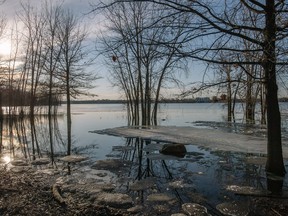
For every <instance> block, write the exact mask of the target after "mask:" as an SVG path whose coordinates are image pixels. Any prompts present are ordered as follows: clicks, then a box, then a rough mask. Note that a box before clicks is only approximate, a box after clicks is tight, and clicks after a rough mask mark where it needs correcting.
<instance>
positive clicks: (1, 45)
mask: <svg viewBox="0 0 288 216" xmlns="http://www.w3.org/2000/svg"><path fill="white" fill-rule="evenodd" d="M10 52H11V45H10V43H9V42H6V41H0V55H2V56H8V55H10Z"/></svg>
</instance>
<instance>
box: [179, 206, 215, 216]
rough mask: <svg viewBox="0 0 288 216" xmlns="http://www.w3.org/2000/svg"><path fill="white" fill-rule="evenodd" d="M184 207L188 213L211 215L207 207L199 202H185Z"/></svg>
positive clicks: (201, 215) (196, 215)
mask: <svg viewBox="0 0 288 216" xmlns="http://www.w3.org/2000/svg"><path fill="white" fill-rule="evenodd" d="M182 209H183V211H184V212H185V213H186V214H188V215H193V216H210V214H208V211H207V208H205V207H204V206H202V205H199V204H197V203H184V204H183V205H182Z"/></svg>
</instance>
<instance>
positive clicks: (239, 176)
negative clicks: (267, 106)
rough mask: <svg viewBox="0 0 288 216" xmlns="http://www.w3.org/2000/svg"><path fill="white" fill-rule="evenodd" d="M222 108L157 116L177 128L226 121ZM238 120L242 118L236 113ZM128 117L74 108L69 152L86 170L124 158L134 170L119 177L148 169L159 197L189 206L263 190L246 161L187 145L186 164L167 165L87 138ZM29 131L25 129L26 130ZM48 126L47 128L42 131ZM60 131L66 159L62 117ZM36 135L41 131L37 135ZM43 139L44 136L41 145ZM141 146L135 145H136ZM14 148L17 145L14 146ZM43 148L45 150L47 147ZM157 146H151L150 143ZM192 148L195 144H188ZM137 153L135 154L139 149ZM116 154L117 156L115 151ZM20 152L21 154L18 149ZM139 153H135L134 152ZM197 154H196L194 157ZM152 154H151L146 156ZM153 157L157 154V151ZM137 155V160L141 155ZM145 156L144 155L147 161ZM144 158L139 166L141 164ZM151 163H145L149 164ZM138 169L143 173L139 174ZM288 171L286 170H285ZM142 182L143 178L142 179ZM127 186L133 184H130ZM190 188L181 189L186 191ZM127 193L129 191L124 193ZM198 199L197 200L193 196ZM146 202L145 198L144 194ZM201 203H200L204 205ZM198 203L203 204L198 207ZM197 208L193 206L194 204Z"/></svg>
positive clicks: (117, 141)
mask: <svg viewBox="0 0 288 216" xmlns="http://www.w3.org/2000/svg"><path fill="white" fill-rule="evenodd" d="M60 111H61V112H65V106H62V107H61V108H60ZM225 113H226V110H225V107H223V104H219V103H218V104H217V103H216V104H166V105H164V104H162V105H161V108H160V112H159V116H158V119H159V125H164V126H165V125H176V126H190V125H192V122H194V121H217V122H219V121H224V120H225V118H224V116H225ZM238 114H239V116H240V113H238ZM126 117H127V114H126V111H125V107H124V105H121V104H92V105H91V104H89V105H84V104H82V105H73V106H72V140H73V146H72V152H73V154H80V155H83V156H87V157H88V158H89V161H88V164H92V163H94V162H95V161H96V160H102V159H107V158H116V159H119V158H122V159H126V160H130V161H133V163H134V165H133V167H134V168H133V169H131V171H130V172H129V174H128V175H129V176H127V173H123V175H124V176H119V177H123V178H127V177H130V179H132V180H135V179H137V176H138V177H139V170H141V171H145V170H147V167H149V166H153V171H154V174H155V175H156V176H157V179H158V180H157V186H158V188H157V190H159V191H158V192H167V191H168V192H169V193H172V194H173V195H174V196H176V195H177V196H178V197H179V198H181V200H182V202H191V201H193V199H196V198H195V197H197V199H200V200H201V199H203V200H206V201H205V202H206V204H207V205H211V206H215V205H216V204H219V203H221V202H223V201H227V200H234V199H242V198H241V197H240V198H239V197H236V196H235V195H234V194H233V193H229V192H227V191H226V190H225V188H226V186H227V185H231V184H238V185H249V186H254V187H256V188H262V189H263V188H265V187H266V180H265V168H264V166H256V165H251V164H246V162H245V158H246V156H247V155H245V154H240V153H231V152H210V151H209V150H207V149H200V148H198V147H196V146H193V145H187V146H186V148H187V152H188V153H187V154H186V156H185V157H184V158H181V159H177V160H175V159H173V160H165V164H164V163H163V160H162V159H161V158H159V159H157V157H154V158H153V159H149V158H148V157H149V156H148V157H147V158H148V159H147V158H146V156H147V155H148V153H147V150H143V149H140V150H139V148H140V147H139V143H136V142H135V141H131V142H129V143H128V141H127V140H126V139H125V138H120V137H114V136H108V135H101V134H96V133H89V131H94V130H102V129H106V128H114V127H120V126H126V125H127V120H126ZM36 122H38V124H39V125H38V129H40V128H41V130H42V132H45V131H46V138H47V128H46V129H45V125H46V124H47V121H45V120H43V121H42V120H41V119H40V120H37V121H36ZM27 125H28V124H27ZM46 126H47V125H46ZM58 127H59V129H60V132H61V135H62V138H63V140H64V145H60V144H57V145H55V150H56V151H59V152H62V153H65V151H66V146H65V143H66V141H65V140H66V116H65V115H64V117H63V116H61V117H59V118H58ZM39 133H40V131H39ZM44 138H45V133H44V134H43V140H45V139H44ZM39 141H40V142H41V143H42V144H41V146H40V147H41V148H42V150H45V151H47V150H48V151H49V147H47V143H48V142H47V140H46V141H45V142H44V141H43V142H42V140H39ZM138 142H139V140H138ZM15 143H16V142H15ZM45 143H46V146H45ZM154 143H155V142H154ZM26 144H27V145H28V148H29V149H30V150H31V146H29V145H30V144H31V140H30V139H29V127H28V139H27V143H26ZM192 144H193V143H192ZM125 145H129V147H131V148H128V149H126V150H123V151H121V148H120V147H119V146H125ZM137 148H138V149H137ZM119 149H120V150H119ZM19 150H20V151H19V152H20V153H21V152H24V151H23V150H22V148H21V145H20V147H19ZM136 150H137V151H136ZM9 152H11V149H10V150H9V149H7V151H6V153H5V154H3V156H5V157H2V160H1V163H4V164H7V163H9V162H10V161H9V160H10V159H11V158H10V157H11V154H9ZM195 152H197V153H198V154H196V155H195ZM150 153H151V152H150ZM152 153H155V154H157V153H158V154H159V149H158V148H156V149H154V151H153V152H152ZM139 154H141V157H140V155H139ZM146 154H147V155H146ZM17 156H18V155H17ZM142 156H143V157H144V159H143V160H142V161H139V158H142ZM148 161H149V162H148ZM139 166H141V167H142V168H141V169H139ZM286 167H287V166H286ZM140 176H142V177H143V176H144V174H143V175H142V174H141V175H140ZM173 181H174V182H175V181H179V182H181V184H183V188H182V189H179V190H171V188H170V189H169V183H171V182H173ZM126 183H127V187H123V186H122V187H121V188H118V189H119V190H120V191H122V192H123V190H128V189H127V188H129V187H128V182H126ZM130 183H131V182H130ZM287 185H288V184H287V177H286V179H285V182H284V189H285V190H287V187H288V186H287ZM186 186H187V187H188V189H187V188H185V187H186ZM125 192H127V193H130V191H129V190H128V191H125ZM196 195H197V196H196ZM146 196H148V194H146ZM203 200H202V201H203ZM202 201H201V202H202ZM195 202H197V200H195Z"/></svg>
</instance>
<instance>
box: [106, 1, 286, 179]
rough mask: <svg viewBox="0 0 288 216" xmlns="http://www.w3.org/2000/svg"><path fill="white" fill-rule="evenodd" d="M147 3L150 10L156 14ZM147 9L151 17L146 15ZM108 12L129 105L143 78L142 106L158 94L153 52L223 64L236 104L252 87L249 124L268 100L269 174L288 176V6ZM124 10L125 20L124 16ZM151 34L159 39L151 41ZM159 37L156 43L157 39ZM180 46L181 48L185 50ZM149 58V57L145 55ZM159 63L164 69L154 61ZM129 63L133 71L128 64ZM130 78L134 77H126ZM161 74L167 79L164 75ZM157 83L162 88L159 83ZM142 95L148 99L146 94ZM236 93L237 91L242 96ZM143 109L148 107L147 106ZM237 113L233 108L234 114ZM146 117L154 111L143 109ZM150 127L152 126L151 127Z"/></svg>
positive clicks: (125, 5) (205, 4)
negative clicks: (287, 122)
mask: <svg viewBox="0 0 288 216" xmlns="http://www.w3.org/2000/svg"><path fill="white" fill-rule="evenodd" d="M145 3H150V4H151V5H150V8H149V6H146V5H145ZM144 5H145V7H146V8H145V9H144ZM132 7H133V8H132ZM140 7H142V8H143V11H141V10H139V8H140ZM102 8H106V11H107V8H108V11H109V12H110V19H111V21H112V23H113V25H112V32H113V34H112V39H111V40H110V41H107V40H106V41H105V44H106V46H107V47H108V48H110V53H111V54H110V55H111V56H116V59H117V66H116V65H115V67H114V69H113V73H114V76H115V78H116V80H117V81H118V82H119V83H117V84H118V85H119V86H121V87H122V88H123V89H124V90H125V93H126V97H127V98H128V99H129V97H130V96H129V95H130V94H131V93H132V92H131V88H129V87H127V86H126V85H128V83H129V81H130V79H131V78H133V79H134V78H135V77H136V78H137V81H135V82H133V84H134V85H135V87H134V89H135V91H134V92H135V96H136V98H139V99H140V100H143V101H145V96H146V95H147V97H150V96H151V93H152V92H151V91H153V88H147V87H148V86H152V85H151V82H150V81H149V79H148V78H149V77H151V78H152V74H153V73H152V72H151V70H149V69H151V68H152V65H154V64H155V63H152V65H149V66H148V67H144V68H145V69H146V71H145V69H143V67H142V66H146V65H145V63H147V61H149V62H153V60H151V59H148V58H147V54H149V53H150V52H148V51H149V50H150V49H151V47H153V49H152V50H155V49H157V53H158V50H161V51H159V52H160V53H161V54H162V55H163V54H164V52H165V53H166V56H165V54H164V56H165V57H167V58H169V56H170V57H171V59H174V58H175V56H177V57H181V58H182V59H188V58H189V59H194V60H197V61H198V60H200V61H203V62H206V63H208V64H209V65H213V67H215V64H216V65H220V66H221V67H220V71H221V73H220V74H222V77H223V78H224V80H221V81H220V82H219V84H220V83H222V84H223V83H226V84H227V92H228V98H229V99H230V100H231V98H232V96H233V95H232V87H233V86H234V87H237V88H235V89H236V90H235V91H237V89H239V87H240V84H241V85H242V86H244V87H245V88H243V89H245V98H246V118H247V120H248V121H253V119H254V110H255V103H256V100H257V99H259V98H260V99H261V105H262V106H261V110H262V123H266V121H267V135H268V145H267V149H268V151H267V153H268V157H267V164H266V170H267V171H268V172H271V173H274V174H276V175H280V176H283V175H284V174H285V168H284V164H283V157H282V142H281V116H280V110H279V104H278V86H277V79H278V78H279V73H280V71H281V70H282V71H283V70H284V68H285V65H287V46H286V45H287V36H288V35H287V30H288V24H287V14H288V5H287V3H286V2H285V1H282V0H265V1H257V0H239V1H233V0H217V1H209V0H207V1H206V0H204V1H203V0H199V1H198V0H193V1H181V0H140V1H131V0H123V1H119V0H117V1H111V2H110V3H109V4H108V3H107V2H105V3H103V5H102ZM115 8H117V10H116V11H115ZM161 8H164V11H165V12H163V13H162V14H157V16H158V18H155V19H153V18H152V17H153V15H152V14H149V16H148V17H149V18H148V19H149V20H151V22H150V23H149V21H148V20H147V19H139V18H140V17H143V16H144V14H145V13H151V11H153V12H155V11H157V12H159V11H161ZM137 9H138V11H137ZM153 9H154V10H153ZM119 10H120V11H122V12H121V13H119V12H118V11H119ZM167 11H169V12H167ZM116 12H117V13H116ZM125 12H126V13H125ZM134 12H135V13H134ZM187 17H188V18H187ZM180 20H183V23H182V22H181V24H180V25H179V24H178V25H177V24H176V22H177V21H178V22H180ZM137 21H138V22H137ZM140 21H141V22H140ZM128 22H129V23H128ZM164 23H166V25H165V24H164ZM131 24H133V25H131ZM135 24H137V25H135ZM139 24H142V25H139ZM179 27H180V28H179ZM181 27H182V28H183V29H181ZM176 29H177V30H176ZM170 30H173V32H177V31H178V33H179V34H178V33H173V34H172V35H171V34H170ZM146 32H148V33H151V34H149V36H150V37H149V36H148V35H147V33H146ZM154 32H157V35H155V34H153V33H154ZM158 33H160V34H162V35H159V34H158ZM153 35H154V36H155V37H151V36H153ZM179 39H180V43H178V42H179ZM285 44H286V45H285ZM132 46H133V47H132ZM162 47H165V48H164V49H162ZM120 48H121V50H119V49H120ZM146 48H149V49H146ZM165 49H166V50H165ZM171 49H172V51H171ZM145 50H148V51H147V52H144V51H145ZM142 52H143V54H144V55H143V54H142ZM131 53H132V54H134V56H133V57H134V62H135V64H133V65H131V64H127V62H128V60H129V62H131V59H130V56H131ZM140 53H141V54H140ZM152 53H153V52H152ZM152 59H154V60H155V61H156V62H158V61H159V59H158V58H157V55H155V54H154V53H153V54H152ZM126 61H127V62H126ZM124 62H126V64H122V63H124ZM177 62H179V60H177ZM161 65H162V66H163V64H161ZM175 65H176V66H177V64H172V65H171V67H172V68H173V66H175ZM130 66H131V67H130ZM129 67H130V68H129ZM169 69H171V68H169ZM129 70H130V73H129V74H127V75H126V74H125V73H126V72H127V71H129ZM160 70H162V72H163V71H165V70H163V68H160ZM124 71H125V72H124ZM148 71H150V72H148ZM160 74H161V72H160ZM224 74H225V76H223V75H224ZM128 75H129V76H131V78H130V77H128ZM164 75H166V72H164ZM122 76H123V77H122ZM140 77H141V79H140ZM160 77H161V76H160ZM165 78H167V77H165ZM153 79H154V80H155V78H154V77H153ZM144 80H145V83H144ZM151 80H152V79H151ZM141 81H142V82H141ZM161 85H162V84H160V87H161ZM204 86H207V84H204ZM213 86H215V83H213ZM200 88H203V86H200ZM142 89H144V90H147V91H141V90H142ZM193 90H194V88H193ZM193 90H192V91H191V92H193ZM235 91H233V93H234V95H235ZM144 93H145V95H144ZM137 94H138V95H139V97H137V96H138V95H137ZM236 94H237V92H236ZM133 99H134V98H133ZM133 99H132V100H131V99H130V100H131V101H133ZM153 99H154V100H157V96H156V95H154V97H153ZM143 101H140V102H141V103H140V104H141V105H142V104H143ZM136 103H137V102H136ZM156 104H157V103H156ZM144 105H145V103H144ZM142 106H143V105H142ZM142 108H143V107H142ZM231 110H232V107H230V113H231ZM143 112H146V110H145V109H142V113H143ZM265 113H266V114H267V115H266V117H267V118H265ZM229 115H230V114H229ZM143 123H145V124H147V121H143Z"/></svg>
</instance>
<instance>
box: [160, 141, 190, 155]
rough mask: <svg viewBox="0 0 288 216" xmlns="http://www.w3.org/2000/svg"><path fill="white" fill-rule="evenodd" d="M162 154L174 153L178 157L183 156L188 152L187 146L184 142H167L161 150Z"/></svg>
mask: <svg viewBox="0 0 288 216" xmlns="http://www.w3.org/2000/svg"><path fill="white" fill-rule="evenodd" d="M159 152H160V153H162V154H167V155H174V156H177V157H181V158H183V157H184V156H185V155H186V153H187V150H186V147H185V145H183V144H180V143H178V144H165V145H163V147H162V149H161V150H160V151H159Z"/></svg>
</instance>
